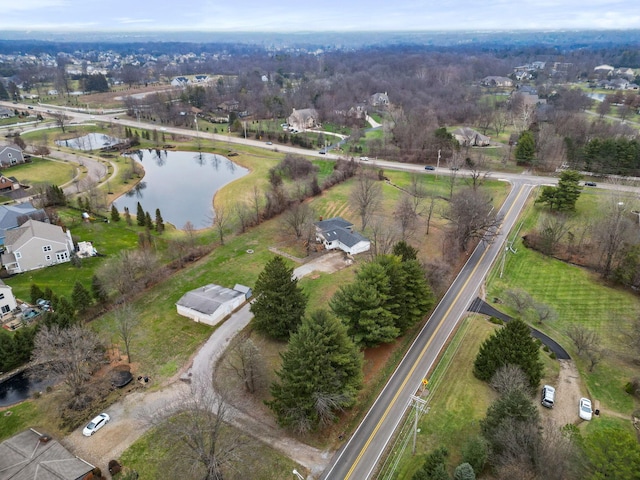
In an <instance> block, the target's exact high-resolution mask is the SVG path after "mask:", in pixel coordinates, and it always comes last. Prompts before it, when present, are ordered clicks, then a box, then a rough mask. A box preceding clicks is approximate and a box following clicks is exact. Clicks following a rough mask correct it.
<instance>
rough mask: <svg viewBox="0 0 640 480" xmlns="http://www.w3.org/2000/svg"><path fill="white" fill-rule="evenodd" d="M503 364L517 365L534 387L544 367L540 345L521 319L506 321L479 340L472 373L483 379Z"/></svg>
mask: <svg viewBox="0 0 640 480" xmlns="http://www.w3.org/2000/svg"><path fill="white" fill-rule="evenodd" d="M503 365H517V366H519V367H520V368H521V369H522V371H523V372H524V373H525V375H526V376H527V379H528V381H529V385H530V386H531V389H532V390H535V389H537V388H538V385H539V384H540V379H541V378H542V372H543V368H544V366H543V364H542V362H541V361H540V348H539V347H538V343H537V342H536V340H534V338H533V337H532V336H531V330H530V328H529V326H528V325H527V324H526V323H524V322H523V321H522V320H519V319H514V320H511V321H509V323H507V324H506V326H504V327H503V328H500V329H499V330H497V331H496V332H495V333H494V334H493V335H491V336H490V337H489V338H488V339H486V340H485V341H484V342H483V343H482V345H481V346H480V351H479V352H478V355H477V356H476V360H475V363H474V369H473V373H474V375H475V376H476V377H477V378H479V379H480V380H484V381H485V382H486V381H489V380H490V379H491V377H492V376H493V374H494V373H496V371H497V370H498V368H500V367H502V366H503Z"/></svg>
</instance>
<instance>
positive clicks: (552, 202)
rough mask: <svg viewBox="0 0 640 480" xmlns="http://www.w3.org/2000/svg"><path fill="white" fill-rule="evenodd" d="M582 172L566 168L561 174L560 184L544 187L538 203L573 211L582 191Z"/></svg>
mask: <svg viewBox="0 0 640 480" xmlns="http://www.w3.org/2000/svg"><path fill="white" fill-rule="evenodd" d="M581 178H582V175H580V172H576V171H574V170H565V171H564V172H562V173H561V174H560V178H559V179H558V186H557V187H553V186H548V185H547V186H545V187H542V191H541V192H540V196H539V197H538V198H537V199H536V203H546V204H547V205H548V206H549V208H550V209H551V210H557V211H560V212H572V211H574V210H575V209H576V202H577V201H578V198H580V194H581V193H582V187H581V186H580V179H581Z"/></svg>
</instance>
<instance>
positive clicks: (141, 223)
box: [136, 202, 147, 227]
mask: <svg viewBox="0 0 640 480" xmlns="http://www.w3.org/2000/svg"><path fill="white" fill-rule="evenodd" d="M137 208H138V211H137V214H136V220H137V222H138V226H139V227H144V226H145V224H146V223H147V217H146V216H145V214H144V209H143V208H142V205H140V202H138V207H137Z"/></svg>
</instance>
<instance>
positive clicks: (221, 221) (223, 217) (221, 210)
mask: <svg viewBox="0 0 640 480" xmlns="http://www.w3.org/2000/svg"><path fill="white" fill-rule="evenodd" d="M228 223H229V216H228V215H227V210H226V208H225V207H224V205H214V207H213V225H214V226H215V227H216V230H218V238H219V239H220V245H224V234H225V231H226V229H227V224H228Z"/></svg>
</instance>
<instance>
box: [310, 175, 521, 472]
mask: <svg viewBox="0 0 640 480" xmlns="http://www.w3.org/2000/svg"><path fill="white" fill-rule="evenodd" d="M532 188H533V185H532V184H527V183H524V182H519V183H516V184H514V188H513V189H512V191H511V193H510V194H509V195H508V197H507V199H506V201H505V203H504V205H503V207H502V208H501V209H500V212H499V215H500V216H502V217H504V219H503V222H502V225H501V227H500V231H499V234H498V235H497V236H496V237H495V238H494V240H493V242H491V243H484V242H481V243H480V245H478V247H477V248H476V249H475V250H474V252H473V253H472V254H471V256H470V258H469V260H468V261H467V263H466V264H465V266H464V267H463V268H462V270H461V271H460V273H459V274H458V276H457V278H456V279H455V281H454V282H453V284H452V285H451V287H450V288H449V290H448V291H447V293H446V294H445V296H444V298H443V299H442V301H441V302H440V303H439V304H438V306H437V307H436V309H435V310H434V312H433V314H432V315H431V317H430V318H429V320H428V321H427V323H426V325H425V327H424V328H423V329H422V331H421V332H420V333H419V335H418V336H417V337H416V340H415V341H414V343H413V344H412V346H411V347H410V349H409V351H408V352H407V354H406V356H405V357H404V358H403V359H402V361H401V362H400V364H399V365H398V367H397V369H396V371H395V372H394V374H393V375H392V376H391V378H390V379H389V381H388V382H387V384H386V385H385V387H384V389H383V390H382V392H381V393H380V395H379V396H378V398H377V399H376V401H375V403H374V404H373V406H372V407H371V409H370V410H369V412H368V413H367V415H366V417H365V418H364V420H363V421H362V423H361V424H360V426H359V427H358V429H357V430H356V431H355V432H354V434H353V435H352V436H351V438H350V439H349V441H348V442H347V443H346V444H345V445H344V446H343V448H342V449H341V450H340V451H339V452H338V453H337V454H336V456H335V457H334V459H333V462H332V465H331V466H330V467H329V468H328V469H327V470H326V471H325V473H324V475H323V477H322V478H325V479H328V480H329V479H331V480H334V479H354V480H365V479H368V478H370V477H371V475H372V473H373V472H374V470H375V468H376V466H377V464H378V461H379V460H380V458H381V457H382V454H383V453H384V451H385V448H386V447H387V445H388V443H389V440H390V438H391V437H392V436H393V434H394V431H395V430H396V427H397V426H398V424H399V423H400V421H401V420H402V418H403V417H404V414H405V411H406V409H407V407H408V406H409V403H410V399H411V396H412V395H416V394H417V393H418V392H419V391H420V387H421V384H422V380H423V378H425V377H426V375H427V373H428V372H429V371H430V370H431V368H432V367H433V365H434V363H435V361H436V359H437V357H438V355H439V353H440V351H441V350H442V348H443V347H444V345H445V343H446V341H447V339H448V338H449V336H450V335H451V333H452V332H453V330H454V329H455V327H456V325H457V324H458V322H459V321H460V319H461V318H462V317H463V316H464V315H465V313H466V311H467V308H468V306H469V304H470V303H471V301H473V299H474V298H475V297H476V295H477V294H478V289H479V288H480V285H481V284H482V283H483V281H484V278H485V276H486V275H487V273H488V271H489V269H490V268H491V266H492V264H493V263H494V261H495V259H496V258H497V257H498V255H499V254H500V253H501V252H502V249H503V245H504V242H505V239H506V237H507V235H508V232H509V231H510V230H511V228H512V227H513V225H514V224H515V222H516V220H517V218H518V215H519V213H520V211H521V209H522V208H523V207H524V204H525V201H526V199H527V197H528V196H529V193H530V192H531V190H532Z"/></svg>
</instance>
